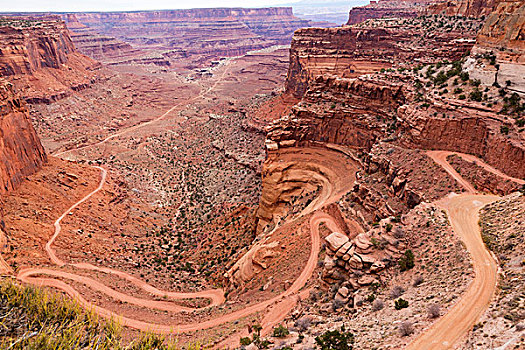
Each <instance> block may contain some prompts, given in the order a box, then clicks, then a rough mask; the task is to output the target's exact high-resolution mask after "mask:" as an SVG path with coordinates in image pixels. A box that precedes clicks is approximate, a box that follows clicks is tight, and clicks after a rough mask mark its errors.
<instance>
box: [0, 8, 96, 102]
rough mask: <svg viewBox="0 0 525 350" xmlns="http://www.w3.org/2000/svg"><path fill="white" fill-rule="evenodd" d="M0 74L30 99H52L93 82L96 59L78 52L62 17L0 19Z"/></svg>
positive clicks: (34, 100) (46, 100) (43, 100)
mask: <svg viewBox="0 0 525 350" xmlns="http://www.w3.org/2000/svg"><path fill="white" fill-rule="evenodd" d="M0 43H1V44H2V46H1V47H2V48H1V50H0V75H2V76H4V77H6V78H7V79H8V80H10V81H11V82H12V83H13V84H14V85H15V88H16V89H17V90H18V91H20V93H21V95H22V97H23V98H25V99H26V100H28V101H30V102H49V101H52V100H54V99H57V98H60V96H64V95H66V94H67V93H68V92H69V91H70V90H71V89H79V88H82V87H85V86H87V85H89V83H90V81H91V79H92V77H93V73H92V72H90V71H89V68H92V67H94V66H96V62H95V61H93V60H91V59H89V58H87V57H86V56H83V55H82V54H80V53H78V52H77V51H76V49H75V46H74V45H73V42H72V41H71V38H70V36H69V32H68V30H67V28H66V26H65V24H64V22H62V21H61V20H59V19H58V18H55V17H51V18H17V17H5V18H4V19H1V20H0Z"/></svg>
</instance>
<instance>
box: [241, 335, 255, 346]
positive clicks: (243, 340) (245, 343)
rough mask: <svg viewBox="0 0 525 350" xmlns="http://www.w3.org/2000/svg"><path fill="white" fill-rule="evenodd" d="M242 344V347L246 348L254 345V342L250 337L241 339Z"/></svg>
mask: <svg viewBox="0 0 525 350" xmlns="http://www.w3.org/2000/svg"><path fill="white" fill-rule="evenodd" d="M240 343H241V345H243V346H246V345H250V344H251V343H252V340H251V339H250V337H243V338H241V340H240Z"/></svg>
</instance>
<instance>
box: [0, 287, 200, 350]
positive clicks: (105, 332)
mask: <svg viewBox="0 0 525 350" xmlns="http://www.w3.org/2000/svg"><path fill="white" fill-rule="evenodd" d="M0 309H1V310H2V314H3V318H2V325H3V328H2V330H1V331H0V336H1V340H0V349H8V348H9V349H39V350H40V349H42V350H46V349H49V350H51V349H53V350H55V349H112V350H121V349H130V350H142V349H144V350H145V349H158V350H174V349H179V347H178V346H177V341H176V339H169V338H165V337H163V336H158V335H154V334H151V333H145V334H141V335H140V336H139V337H138V338H137V339H136V340H135V341H133V342H132V343H131V344H129V345H124V344H123V342H122V337H121V329H122V328H121V326H120V325H119V324H118V323H117V322H115V321H106V320H102V319H100V318H99V317H97V316H96V315H95V314H93V313H92V312H88V311H85V310H84V309H83V308H82V307H81V306H80V305H78V304H77V303H75V302H73V301H71V300H69V299H67V298H66V297H63V296H61V295H59V294H55V293H52V292H48V291H45V290H43V289H39V288H34V287H24V286H20V285H18V284H17V283H16V282H14V281H13V280H11V279H3V280H2V281H1V282H0ZM192 346H193V349H200V348H201V347H200V345H195V344H194V345H192Z"/></svg>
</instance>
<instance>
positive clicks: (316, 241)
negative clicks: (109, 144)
mask: <svg viewBox="0 0 525 350" xmlns="http://www.w3.org/2000/svg"><path fill="white" fill-rule="evenodd" d="M97 168H98V169H100V170H101V181H100V184H99V186H98V187H97V188H96V189H95V190H94V191H92V192H90V193H89V194H88V195H86V196H85V197H84V198H82V199H81V200H79V201H78V202H77V203H75V204H74V205H73V206H71V208H69V209H68V210H67V211H66V212H64V213H63V214H62V215H61V216H60V217H59V219H57V221H56V222H55V234H54V235H53V236H52V237H51V239H50V240H49V242H48V244H47V245H46V251H47V252H48V254H49V256H50V258H51V259H52V260H53V262H54V263H56V264H57V265H58V266H64V265H66V263H65V262H63V261H62V260H61V259H59V258H58V257H57V256H56V254H55V252H54V250H53V248H52V243H53V242H54V241H55V240H56V238H57V237H58V235H59V234H60V231H61V227H60V221H61V220H62V219H63V218H64V217H65V216H66V215H68V213H69V212H70V211H71V210H73V209H74V208H76V207H78V206H79V205H80V204H82V203H83V202H85V201H86V200H88V199H89V198H90V197H91V196H93V195H94V194H95V193H96V192H98V191H100V189H101V188H102V187H103V185H104V182H105V180H106V175H107V172H106V170H105V169H103V168H100V167H97ZM323 222H324V223H326V224H327V226H328V227H329V228H330V229H332V230H334V231H335V230H338V228H337V225H336V223H335V221H334V220H333V218H332V217H331V216H329V215H328V214H324V213H320V212H317V213H316V214H314V215H313V216H312V219H311V220H310V235H311V240H312V249H311V252H310V256H309V259H308V262H307V263H306V265H305V267H304V268H303V271H302V272H301V274H300V275H299V277H298V278H297V279H296V280H295V281H294V283H293V284H292V285H291V286H290V288H288V289H287V290H286V291H285V292H283V293H281V294H280V295H278V296H276V297H274V298H272V299H269V300H267V301H264V302H261V303H258V304H255V305H251V306H248V307H246V308H243V309H241V310H238V311H236V312H232V313H230V314H227V315H223V316H220V317H218V318H215V319H211V320H208V321H205V322H199V323H192V324H184V325H163V324H155V323H148V322H143V321H140V320H136V319H132V318H128V317H124V316H122V315H118V314H116V313H114V312H112V311H109V310H107V309H105V308H103V307H100V306H97V305H94V304H92V303H90V302H89V301H87V300H86V299H84V298H83V297H82V295H81V294H80V293H79V292H78V291H77V290H76V289H74V288H73V287H72V286H70V285H68V284H67V283H65V282H63V281H60V280H56V279H52V278H43V277H35V276H40V275H48V276H54V277H58V278H65V279H70V280H73V281H76V282H80V283H83V284H85V285H86V286H88V287H90V288H91V289H94V290H96V291H99V292H102V293H104V294H106V295H108V296H110V297H112V298H114V299H116V300H119V301H122V302H127V303H130V304H134V305H139V306H144V307H148V308H155V309H159V310H167V311H172V312H180V311H193V310H195V309H191V308H185V307H182V306H179V305H174V304H171V303H169V302H159V301H152V300H145V299H140V298H135V297H133V296H130V295H127V294H123V293H120V292H118V291H115V290H113V289H111V288H109V287H107V286H105V285H103V284H102V283H100V282H97V281H95V280H93V279H91V278H89V277H85V276H79V275H75V274H71V273H66V272H62V271H58V270H53V269H40V268H27V269H24V270H22V271H20V272H19V274H18V276H17V278H18V279H19V280H20V281H22V282H25V283H31V284H34V285H38V286H48V287H54V288H57V289H60V290H62V291H63V292H65V293H66V294H68V295H69V296H71V297H72V298H73V299H75V300H76V301H78V302H79V303H80V304H81V305H82V306H83V307H85V308H87V309H92V310H93V311H94V312H95V313H97V314H98V315H100V316H102V317H106V318H113V319H118V320H119V321H120V322H121V323H122V324H123V325H124V326H128V327H132V328H136V329H139V330H143V331H154V332H156V333H172V332H191V331H197V330H202V329H206V328H212V327H216V326H219V325H221V324H224V323H227V322H232V321H235V320H238V319H240V318H243V317H246V316H249V315H251V314H253V313H256V312H260V311H264V310H265V309H267V308H268V307H270V306H272V305H273V304H276V303H282V304H280V305H281V306H282V307H284V308H285V309H291V307H293V305H295V302H296V301H297V296H296V294H297V293H298V292H299V291H300V290H301V289H302V288H303V287H304V286H305V285H306V283H307V281H308V280H309V279H310V277H311V276H312V274H313V271H314V270H315V268H316V266H317V259H318V255H319V249H320V236H319V225H320V224H321V223H323ZM71 266H75V267H77V268H88V269H92V270H97V271H102V272H106V273H112V274H116V275H118V276H119V277H123V278H125V279H128V280H129V281H131V282H133V283H134V284H136V285H138V286H139V287H142V288H143V289H144V290H146V291H148V292H150V293H154V294H158V295H166V296H168V297H170V298H174V299H183V298H209V299H211V300H212V305H217V304H220V303H222V302H223V301H224V296H223V293H222V290H210V291H202V292H197V293H174V292H165V291H159V290H158V289H156V288H155V287H153V286H150V285H148V284H147V283H145V282H143V281H140V280H139V279H137V278H135V277H133V276H131V275H128V274H126V273H123V272H121V271H116V270H112V269H109V268H100V267H96V266H93V265H91V264H71ZM219 293H220V294H219ZM290 305H291V307H290ZM208 307H209V306H208ZM278 309H281V308H278ZM281 311H282V309H281ZM285 316H286V313H282V312H279V313H278V314H276V315H273V316H272V315H271V316H270V317H269V318H268V321H267V323H270V324H275V323H278V322H280V321H281V319H282V318H284V317H285ZM267 328H268V327H267Z"/></svg>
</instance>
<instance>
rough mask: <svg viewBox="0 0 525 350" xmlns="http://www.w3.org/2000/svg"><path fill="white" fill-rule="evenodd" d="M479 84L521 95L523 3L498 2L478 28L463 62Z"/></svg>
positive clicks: (524, 90)
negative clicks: (506, 88)
mask: <svg viewBox="0 0 525 350" xmlns="http://www.w3.org/2000/svg"><path fill="white" fill-rule="evenodd" d="M467 65H468V66H469V71H470V73H471V75H472V76H473V77H474V78H476V79H479V80H481V81H482V82H483V83H485V84H488V85H491V84H496V83H497V84H499V85H501V86H503V85H509V84H510V86H509V89H510V90H513V91H515V92H517V93H521V94H524V95H525V3H524V2H523V1H521V0H517V1H502V2H500V3H499V4H498V6H497V8H496V9H495V11H494V12H493V13H491V14H490V15H489V16H488V17H487V20H486V21H485V24H484V25H483V27H482V28H481V30H480V32H479V34H478V36H477V39H476V45H475V46H474V48H473V49H472V55H471V58H470V60H469V61H468V62H467Z"/></svg>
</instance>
